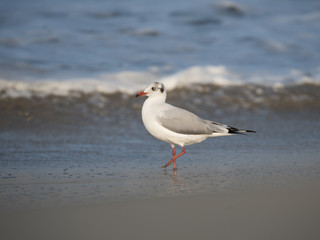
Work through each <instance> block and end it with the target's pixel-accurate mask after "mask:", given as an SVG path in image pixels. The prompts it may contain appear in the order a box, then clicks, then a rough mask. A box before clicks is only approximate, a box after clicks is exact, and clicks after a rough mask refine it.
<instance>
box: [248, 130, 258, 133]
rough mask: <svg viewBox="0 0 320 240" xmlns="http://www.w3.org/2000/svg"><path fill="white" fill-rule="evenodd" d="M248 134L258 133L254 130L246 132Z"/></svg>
mask: <svg viewBox="0 0 320 240" xmlns="http://www.w3.org/2000/svg"><path fill="white" fill-rule="evenodd" d="M246 132H248V133H257V132H256V131H253V130H246Z"/></svg>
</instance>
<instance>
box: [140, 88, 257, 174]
mask: <svg viewBox="0 0 320 240" xmlns="http://www.w3.org/2000/svg"><path fill="white" fill-rule="evenodd" d="M144 95H147V96H148V99H146V100H145V102H144V104H143V107H142V121H143V124H144V126H145V127H146V129H147V130H148V131H149V133H150V134H151V135H153V136H154V137H156V138H158V139H160V140H162V141H165V142H167V143H170V144H171V147H172V158H171V159H170V161H169V162H167V163H166V164H165V165H164V166H162V167H164V168H166V167H168V166H169V165H170V164H171V163H173V169H174V170H176V159H177V158H178V157H181V156H182V155H183V154H185V152H186V150H185V148H184V146H186V145H191V144H194V143H199V142H202V141H204V140H205V139H207V138H208V137H220V136H228V135H233V134H241V133H244V132H253V133H254V132H255V131H251V130H243V129H238V128H235V127H230V126H227V125H224V124H220V123H217V122H213V121H210V120H204V119H202V118H200V117H198V116H197V115H195V114H193V113H191V112H189V111H187V110H184V109H182V108H178V107H175V106H172V105H170V104H168V103H166V97H167V92H166V89H165V87H164V85H163V84H162V83H159V82H155V83H153V84H151V85H149V86H148V87H147V88H146V89H145V90H143V91H141V92H139V93H137V95H136V97H140V96H144ZM175 145H179V146H180V147H182V152H181V153H180V154H178V155H176V150H175Z"/></svg>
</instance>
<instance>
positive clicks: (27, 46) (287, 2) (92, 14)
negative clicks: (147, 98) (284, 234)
mask: <svg viewBox="0 0 320 240" xmlns="http://www.w3.org/2000/svg"><path fill="white" fill-rule="evenodd" d="M0 16H1V18H0V31H1V37H0V59H1V60H0V65H1V68H0V79H1V81H0V86H1V90H6V89H8V88H9V87H8V86H7V85H6V84H8V83H10V82H11V81H14V82H15V83H16V82H20V83H24V82H27V83H29V82H34V81H41V82H45V81H48V80H51V81H53V82H54V83H56V84H53V85H54V87H52V88H51V90H50V91H51V92H52V93H54V89H55V88H56V87H57V86H59V82H60V83H61V82H66V81H68V80H70V79H72V80H79V79H81V80H82V81H78V82H76V84H75V85H77V87H78V88H81V87H79V85H81V84H83V82H87V83H88V84H86V85H84V86H83V87H82V89H86V88H87V85H90V82H92V81H95V80H98V82H99V83H105V84H106V83H109V84H111V83H112V86H113V89H112V90H113V91H114V89H115V90H120V91H125V90H124V89H123V88H130V87H129V86H130V85H137V84H140V86H141V82H142V83H145V82H148V81H152V80H155V79H156V80H159V79H160V80H163V77H165V76H171V74H175V73H178V72H181V71H186V70H187V69H189V68H192V67H199V68H200V70H201V67H203V66H212V67H214V66H222V67H224V69H225V71H226V72H227V73H233V76H234V75H236V80H238V81H240V82H248V81H249V82H250V81H258V82H260V83H267V82H268V81H270V82H274V81H275V82H280V83H283V82H287V81H289V82H292V81H293V80H294V81H296V80H301V79H305V78H307V79H308V80H309V81H310V82H317V83H319V71H320V70H319V62H320V55H319V54H318V52H320V44H319V42H320V34H319V32H320V29H319V28H320V25H319V21H320V5H319V2H318V1H317V0H308V1H296V0H282V1H276V0H272V1H270V0H259V1H251V0H241V1H236V2H234V3H233V2H230V1H223V0H222V1H212V0H199V1H192V0H187V1H186V0H184V1H174V2H172V1H167V2H166V1H164V2H163V1H162V2H155V1H148V0H135V1H131V0H123V1H112V0H109V1H97V0H96V1H91V0H81V1H73V0H69V1H50V0H44V1H43V0H32V1H27V2H26V1H9V0H4V1H1V3H0ZM128 71H129V72H138V73H140V75H139V76H138V77H137V76H136V78H134V76H133V74H131V75H126V74H124V73H127V72H128ZM150 72H151V73H152V74H153V75H152V74H151V75H152V76H153V79H150ZM188 73H189V72H186V74H188ZM110 74H113V75H110ZM230 75H231V74H229V76H227V77H226V79H227V80H231V81H234V80H235V79H234V77H232V76H230ZM101 76H103V77H101ZM173 76H174V77H173V78H172V79H171V80H170V82H177V81H179V82H181V79H180V80H179V79H177V78H178V76H176V75H173ZM205 76H207V78H210V79H211V80H209V81H208V79H207V80H206V81H205V82H209V83H210V82H211V81H212V82H214V80H215V77H216V73H212V74H211V75H210V74H209V76H208V74H207V75H204V74H203V71H199V72H198V74H195V76H194V77H193V82H196V83H202V82H203V78H205ZM89 80H90V81H89ZM88 81H89V82H88ZM294 81H293V82H294ZM51 83H52V82H51ZM128 85H129V86H128ZM50 86H51V85H46V86H45V87H46V88H49V89H50ZM108 86H109V85H108ZM119 86H120V87H119ZM140 86H139V87H140ZM15 87H16V88H19V87H17V86H15ZM11 88H12V87H11ZM23 90H25V89H21V91H23ZM135 90H136V89H135ZM103 91H104V92H108V89H107V88H103Z"/></svg>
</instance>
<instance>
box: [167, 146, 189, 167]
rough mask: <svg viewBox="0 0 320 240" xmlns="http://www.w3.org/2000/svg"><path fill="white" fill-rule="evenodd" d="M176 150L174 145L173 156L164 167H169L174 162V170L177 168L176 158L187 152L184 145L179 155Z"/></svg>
mask: <svg viewBox="0 0 320 240" xmlns="http://www.w3.org/2000/svg"><path fill="white" fill-rule="evenodd" d="M175 153H176V150H175V149H174V147H172V158H171V159H170V161H169V162H167V163H166V164H165V165H164V166H162V168H166V167H168V166H169V165H170V164H171V163H173V170H176V169H177V164H176V159H177V158H179V157H181V156H182V155H183V154H185V153H186V149H185V148H184V147H183V146H182V152H181V153H180V154H178V155H175Z"/></svg>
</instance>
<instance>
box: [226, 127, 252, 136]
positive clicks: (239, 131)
mask: <svg viewBox="0 0 320 240" xmlns="http://www.w3.org/2000/svg"><path fill="white" fill-rule="evenodd" d="M228 133H232V134H244V135H246V134H245V133H256V131H253V130H243V129H238V128H235V127H229V128H228Z"/></svg>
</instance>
